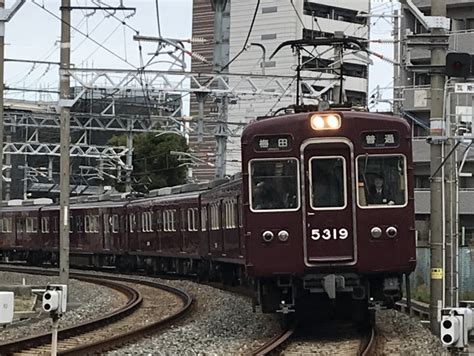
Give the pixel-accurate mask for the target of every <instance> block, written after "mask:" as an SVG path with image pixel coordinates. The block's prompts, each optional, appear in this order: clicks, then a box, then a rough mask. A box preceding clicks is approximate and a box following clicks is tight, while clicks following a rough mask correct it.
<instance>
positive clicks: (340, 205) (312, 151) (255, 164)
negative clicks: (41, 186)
mask: <svg viewBox="0 0 474 356" xmlns="http://www.w3.org/2000/svg"><path fill="white" fill-rule="evenodd" d="M110 198H111V197H109V198H108V199H109V200H103V199H104V197H96V198H95V199H91V198H79V199H78V200H76V201H75V202H74V203H73V204H72V205H71V215H70V231H71V235H70V239H71V241H70V245H71V263H73V264H88V265H100V266H107V265H109V266H117V267H119V268H122V269H135V268H146V269H149V270H150V271H152V272H157V273H158V272H159V273H162V272H168V273H179V274H194V275H199V276H200V277H201V278H210V279H215V278H219V279H221V280H224V281H227V282H232V283H240V282H243V281H246V282H247V283H249V282H250V283H251V284H253V285H254V286H255V290H256V294H255V296H256V298H255V301H256V302H257V303H258V304H259V305H261V307H262V310H263V311H264V312H281V313H284V314H286V313H290V312H292V311H294V310H298V309H300V310H301V309H303V308H305V307H306V306H307V305H308V303H310V304H309V305H310V306H311V307H312V308H319V309H323V308H325V306H327V305H336V306H338V305H339V306H344V305H345V306H347V305H350V306H353V305H359V306H362V309H363V310H364V309H367V305H368V303H369V302H370V301H373V302H382V303H391V302H393V301H396V300H398V299H399V298H400V297H401V290H402V287H401V285H402V277H403V275H404V274H405V275H409V274H410V272H412V271H413V270H414V268H415V263H416V261H415V226H414V201H413V181H412V156H411V135H410V127H409V125H408V124H407V123H406V122H405V121H404V120H402V119H400V118H396V117H391V116H386V115H379V114H372V113H366V112H355V111H341V112H318V113H300V114H292V115H285V116H278V117H272V118H264V119H261V120H257V121H256V122H253V123H251V124H249V125H248V126H247V127H246V128H245V130H244V132H243V135H242V178H240V177H238V178H235V177H234V178H233V179H230V180H221V181H216V182H211V183H209V184H200V185H197V184H190V185H184V186H180V187H173V188H163V189H160V190H158V191H155V192H153V194H151V195H150V196H149V197H147V198H140V199H128V200H123V199H116V200H114V199H110ZM81 199H82V202H81ZM101 199H102V200H101ZM58 216H59V214H58V206H55V205H30V206H25V205H24V204H23V205H21V206H3V207H2V208H1V211H0V253H1V255H2V256H3V259H10V260H13V259H24V260H27V261H29V262H30V263H33V264H39V263H43V262H45V261H48V262H55V261H56V260H57V253H58V252H57V251H58V240H59V237H58Z"/></svg>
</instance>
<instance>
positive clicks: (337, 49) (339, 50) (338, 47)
mask: <svg viewBox="0 0 474 356" xmlns="http://www.w3.org/2000/svg"><path fill="white" fill-rule="evenodd" d="M334 38H341V39H342V38H344V32H342V31H336V32H334ZM334 61H335V62H336V63H337V65H336V66H334V70H335V72H336V75H338V76H339V83H337V84H336V85H334V88H333V90H332V92H333V95H332V99H333V100H334V103H336V104H340V105H343V104H344V101H345V100H344V75H343V72H342V71H343V70H344V63H343V62H344V50H343V44H342V42H341V43H340V44H335V46H334Z"/></svg>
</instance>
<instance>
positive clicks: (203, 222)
mask: <svg viewBox="0 0 474 356" xmlns="http://www.w3.org/2000/svg"><path fill="white" fill-rule="evenodd" d="M206 230H207V206H204V207H202V208H201V231H206Z"/></svg>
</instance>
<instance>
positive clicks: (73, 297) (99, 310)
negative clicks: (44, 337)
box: [0, 272, 124, 342]
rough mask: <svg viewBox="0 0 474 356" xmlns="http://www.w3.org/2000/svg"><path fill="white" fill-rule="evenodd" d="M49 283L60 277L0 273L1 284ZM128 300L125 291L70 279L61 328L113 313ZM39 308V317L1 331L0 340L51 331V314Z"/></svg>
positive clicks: (43, 284)
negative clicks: (120, 291)
mask: <svg viewBox="0 0 474 356" xmlns="http://www.w3.org/2000/svg"><path fill="white" fill-rule="evenodd" d="M23 279H24V280H25V283H26V284H27V285H35V286H46V285H47V284H48V283H58V277H49V276H39V275H31V274H20V273H10V272H0V285H1V284H5V285H12V284H22V283H23ZM123 302H124V298H122V296H121V294H120V293H119V292H117V291H115V290H112V289H110V288H107V287H103V286H99V285H96V284H90V283H85V282H81V281H78V280H75V279H70V283H69V303H68V311H67V312H66V314H65V315H64V316H63V317H62V318H61V320H60V324H59V327H60V328H64V327H66V326H72V325H74V324H77V323H78V322H80V321H85V320H90V319H95V318H97V317H98V316H99V315H102V314H106V313H109V312H111V311H113V310H114V309H117V308H119V307H120V305H121V303H123ZM40 309H41V308H38V309H37V310H38V314H37V317H35V318H33V319H29V320H24V321H19V322H14V323H13V324H11V325H7V326H6V327H5V328H3V329H2V331H1V332H0V342H6V341H10V340H14V339H18V338H20V337H26V336H29V335H35V334H41V333H44V332H48V331H50V330H51V319H50V318H49V314H48V313H46V312H43V311H42V310H40Z"/></svg>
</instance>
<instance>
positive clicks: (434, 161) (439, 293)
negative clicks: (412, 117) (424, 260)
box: [430, 0, 446, 335]
mask: <svg viewBox="0 0 474 356" xmlns="http://www.w3.org/2000/svg"><path fill="white" fill-rule="evenodd" d="M431 15H432V16H442V17H446V2H445V1H442V0H437V1H432V2H431ZM431 34H432V35H434V36H437V35H443V34H445V30H444V29H440V28H433V29H431ZM445 61H446V48H445V47H443V46H439V45H438V46H432V47H431V65H432V66H439V65H444V64H445ZM444 84H445V76H444V74H440V73H434V74H432V75H431V111H430V136H431V141H430V143H431V148H430V156H431V157H430V158H431V168H430V171H431V211H430V213H431V215H430V227H431V243H430V249H431V280H430V281H431V284H430V329H431V332H432V333H433V334H435V335H439V334H440V324H439V320H438V316H439V312H440V309H441V308H442V307H443V306H444V305H443V303H444V301H443V288H444V280H443V278H444V271H443V267H444V266H443V237H444V236H443V234H444V228H443V220H444V216H443V206H442V204H443V190H442V186H443V180H444V176H443V175H442V173H441V171H442V170H438V172H436V170H437V168H438V167H440V165H441V162H442V150H443V144H442V143H441V142H442V140H441V139H440V137H439V136H443V135H444V133H445V118H444Z"/></svg>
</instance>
